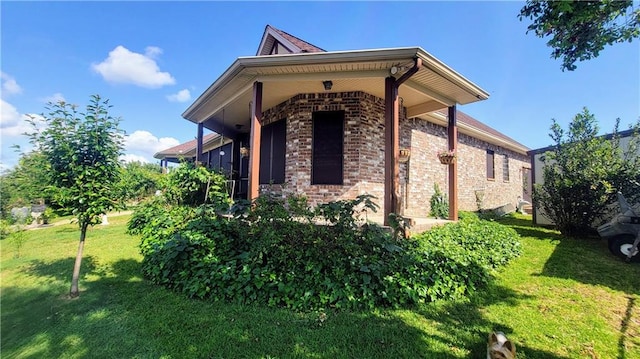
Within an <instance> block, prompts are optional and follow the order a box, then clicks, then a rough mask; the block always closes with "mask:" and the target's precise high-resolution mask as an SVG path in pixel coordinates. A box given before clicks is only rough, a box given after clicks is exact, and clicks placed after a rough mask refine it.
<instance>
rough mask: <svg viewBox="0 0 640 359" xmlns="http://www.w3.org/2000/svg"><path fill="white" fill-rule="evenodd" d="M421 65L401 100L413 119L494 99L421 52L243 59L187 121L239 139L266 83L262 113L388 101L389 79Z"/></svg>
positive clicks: (401, 91)
mask: <svg viewBox="0 0 640 359" xmlns="http://www.w3.org/2000/svg"><path fill="white" fill-rule="evenodd" d="M415 59H421V60H422V66H421V68H420V70H419V71H418V72H417V73H415V74H414V75H413V76H411V78H409V79H408V80H407V81H406V82H404V83H403V84H402V86H400V88H399V96H400V97H402V100H403V106H404V107H406V108H407V112H408V113H407V115H408V117H422V118H426V117H425V115H426V114H428V113H430V112H433V111H437V110H440V109H444V108H446V107H448V106H452V105H454V104H468V103H472V102H476V101H480V100H485V99H487V98H488V97H489V94H488V93H487V92H486V91H485V90H483V89H482V88H480V87H479V86H477V85H476V84H474V83H473V82H471V81H469V80H468V79H466V78H465V77H463V76H462V75H460V74H459V73H457V72H456V71H454V70H453V69H452V68H450V67H448V66H447V65H446V64H444V63H443V62H441V61H440V60H438V59H437V58H435V57H434V56H432V55H431V54H429V53H427V52H426V51H425V50H423V49H422V48H420V47H407V48H389V49H372V50H357V51H335V52H313V53H296V54H284V55H270V56H250V57H240V58H238V59H236V61H234V62H233V64H231V66H230V67H229V68H228V69H227V70H226V71H225V72H224V73H223V74H222V75H221V76H220V77H219V78H218V79H217V80H216V81H214V82H213V84H212V85H211V86H209V88H208V89H207V90H206V91H205V92H204V93H202V94H201V95H200V96H199V97H198V98H197V99H196V101H195V102H194V103H193V104H191V106H189V108H187V110H186V111H185V112H184V113H183V114H182V116H183V117H184V118H185V119H187V120H189V121H192V122H194V123H203V125H204V127H206V128H208V129H210V130H212V131H215V132H217V133H222V134H224V135H226V136H230V137H233V136H235V135H236V134H237V133H239V132H248V131H249V128H250V126H249V118H250V101H251V98H252V88H253V83H254V82H256V81H259V82H262V83H263V99H262V108H263V109H269V108H271V107H273V106H276V105H278V104H280V103H282V102H283V101H286V100H288V99H289V98H291V97H293V96H295V95H297V94H300V93H322V92H326V90H325V89H324V87H323V84H322V82H323V81H325V80H331V81H332V82H333V87H332V89H331V90H330V91H331V92H349V91H365V92H367V93H370V94H372V95H374V96H377V97H380V98H384V96H385V92H384V91H385V86H384V79H385V78H386V77H388V76H390V75H391V73H392V72H394V70H395V73H394V74H393V76H396V77H400V76H402V74H403V73H404V72H405V71H407V70H409V69H410V68H411V67H412V66H413V64H414V61H415Z"/></svg>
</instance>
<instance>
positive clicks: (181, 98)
mask: <svg viewBox="0 0 640 359" xmlns="http://www.w3.org/2000/svg"><path fill="white" fill-rule="evenodd" d="M167 100H169V101H171V102H187V101H189V100H191V92H189V90H187V89H184V90H180V91H178V92H177V93H174V94H172V95H168V96H167Z"/></svg>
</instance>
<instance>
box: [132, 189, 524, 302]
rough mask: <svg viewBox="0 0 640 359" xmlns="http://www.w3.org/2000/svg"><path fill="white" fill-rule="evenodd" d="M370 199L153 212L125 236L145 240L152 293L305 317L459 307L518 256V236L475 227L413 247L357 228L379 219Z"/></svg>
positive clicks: (373, 228)
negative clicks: (328, 311) (163, 289)
mask: <svg viewBox="0 0 640 359" xmlns="http://www.w3.org/2000/svg"><path fill="white" fill-rule="evenodd" d="M371 199H372V197H370V196H360V197H358V198H356V199H355V200H349V201H337V202H331V203H328V204H324V205H320V206H318V207H316V208H314V209H311V208H310V207H309V206H308V205H307V202H306V199H305V198H303V197H289V199H287V200H284V199H282V198H278V197H273V196H261V197H260V198H259V199H257V200H256V201H255V202H254V203H253V205H252V206H247V205H246V203H245V204H244V205H240V206H236V207H234V210H236V211H235V212H234V213H235V216H234V217H227V216H221V215H219V214H218V212H217V211H216V209H215V206H211V205H210V206H200V207H198V208H197V209H195V210H194V209H192V212H190V214H189V215H187V216H184V214H178V213H179V211H175V212H174V211H170V210H169V211H168V210H167V209H166V208H164V207H162V204H155V205H153V206H151V205H149V207H146V208H141V213H140V214H138V213H136V214H135V215H134V217H133V218H132V220H131V222H130V224H129V225H130V226H129V231H130V232H131V233H134V234H140V235H141V236H142V242H143V246H142V249H143V251H142V252H143V254H144V260H143V272H144V274H145V276H146V277H147V278H149V279H150V280H151V281H153V282H154V283H157V284H161V285H164V286H167V287H169V288H172V289H174V290H176V291H179V292H182V293H184V294H186V295H188V296H190V297H194V298H207V299H210V300H224V301H229V302H236V303H263V304H266V305H270V306H282V307H289V308H294V309H304V310H308V309H315V308H326V307H334V308H349V309H357V308H374V307H401V306H407V305H412V304H416V303H421V302H427V301H433V300H438V299H449V298H459V297H462V296H465V295H468V294H470V293H472V292H473V291H474V290H476V289H477V288H479V287H481V286H482V285H484V284H485V283H486V282H487V281H488V280H489V278H490V272H491V270H493V268H496V267H497V266H499V265H501V264H504V263H506V262H507V261H508V260H509V259H511V258H513V257H514V256H515V255H517V253H518V250H519V246H518V244H517V235H516V234H515V232H513V231H510V230H508V229H507V228H506V227H502V226H500V225H499V224H497V223H492V222H485V221H480V220H477V219H476V220H469V221H466V220H465V221H463V222H461V223H459V224H453V225H450V226H452V227H451V228H450V227H449V226H445V227H443V228H442V229H435V230H433V231H432V232H429V233H432V234H425V235H421V236H418V237H416V238H410V239H404V238H403V236H402V235H397V234H398V233H402V234H403V233H404V232H403V231H400V230H395V231H393V232H389V231H387V230H385V229H383V228H381V227H380V226H377V225H374V224H362V223H359V222H357V221H356V219H355V217H356V215H357V214H359V213H360V212H362V211H373V210H376V206H375V205H374V204H373V202H372V201H371ZM159 216H160V217H162V216H166V217H162V221H161V223H159V222H158V221H157V220H156V219H157V218H158V217H159ZM180 216H184V217H180ZM318 223H321V224H318ZM394 223H399V224H401V223H403V221H401V220H398V218H396V219H395V220H394ZM167 224H168V225H167ZM153 228H158V230H157V231H154V230H153ZM460 230H462V233H464V238H460V237H459V236H458V235H457V232H458V231H460ZM476 232H477V233H476ZM394 233H395V234H396V235H394ZM494 242H495V243H494ZM508 248H510V249H511V250H509V249H508Z"/></svg>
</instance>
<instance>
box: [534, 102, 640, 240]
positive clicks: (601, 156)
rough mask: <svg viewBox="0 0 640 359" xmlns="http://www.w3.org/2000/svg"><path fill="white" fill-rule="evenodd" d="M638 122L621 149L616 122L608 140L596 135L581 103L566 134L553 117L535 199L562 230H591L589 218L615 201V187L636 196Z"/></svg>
mask: <svg viewBox="0 0 640 359" xmlns="http://www.w3.org/2000/svg"><path fill="white" fill-rule="evenodd" d="M639 127H640V125H638V124H637V125H636V133H635V135H634V136H632V138H631V143H630V144H629V146H628V147H627V149H626V150H625V151H623V149H622V148H621V147H620V143H619V138H618V135H617V133H618V129H617V125H616V127H615V128H614V137H613V139H612V140H608V139H606V138H604V137H602V136H598V126H597V121H596V119H595V117H594V116H593V114H591V113H590V112H589V111H588V110H587V109H586V108H585V109H584V110H583V112H581V113H579V114H577V115H576V116H575V117H574V118H573V120H572V121H571V123H570V124H569V130H568V132H567V133H566V134H565V131H564V130H563V129H562V128H561V127H560V125H559V124H558V123H557V122H556V121H555V120H554V121H553V125H552V126H551V134H550V136H551V138H552V139H553V140H554V142H555V145H554V147H553V149H551V150H550V151H548V152H546V153H545V154H544V156H543V162H544V169H543V178H544V182H543V183H542V184H536V185H535V186H534V200H535V201H536V204H537V206H538V207H539V208H540V209H541V210H542V211H543V212H544V214H546V215H547V216H548V217H549V218H551V219H552V220H553V221H554V223H555V224H556V226H557V227H558V229H559V230H560V232H561V233H562V234H564V235H567V236H574V237H575V236H581V235H585V234H588V233H590V232H591V231H592V225H593V223H594V221H595V220H596V219H599V218H601V217H602V216H603V215H605V214H606V213H607V205H608V204H609V203H612V202H613V201H615V193H616V192H622V193H623V194H624V195H625V196H629V197H628V198H632V199H634V198H637V196H638V190H637V189H638V181H640V156H638V152H637V148H638V147H637V146H638V141H639V139H638V136H637V129H638V128H639Z"/></svg>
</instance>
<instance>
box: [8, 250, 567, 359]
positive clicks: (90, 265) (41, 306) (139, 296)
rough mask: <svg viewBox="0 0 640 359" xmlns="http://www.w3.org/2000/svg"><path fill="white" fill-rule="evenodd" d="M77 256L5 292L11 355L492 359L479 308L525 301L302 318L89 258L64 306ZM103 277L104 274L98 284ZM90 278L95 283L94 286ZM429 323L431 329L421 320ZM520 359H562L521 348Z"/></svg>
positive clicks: (132, 264) (501, 295) (503, 291)
mask: <svg viewBox="0 0 640 359" xmlns="http://www.w3.org/2000/svg"><path fill="white" fill-rule="evenodd" d="M72 267H73V259H72V258H66V259H61V260H58V261H53V262H37V261H36V262H34V263H32V264H31V265H30V266H29V267H28V269H26V274H27V275H28V276H30V277H33V278H34V279H37V280H41V281H46V282H50V283H51V284H50V285H48V286H46V287H39V288H37V289H33V288H23V287H8V288H7V287H4V288H3V291H2V294H1V296H2V304H3V308H2V309H3V310H2V324H3V325H2V328H1V334H2V348H3V354H5V355H6V356H7V357H11V356H23V357H26V358H39V357H69V356H79V357H134V356H135V357H142V358H144V357H149V358H157V357H163V356H164V357H179V358H221V357H225V358H264V357H269V356H271V357H278V358H308V357H314V358H459V357H461V356H465V354H464V353H468V352H471V353H472V356H471V357H472V358H484V357H486V338H487V336H488V333H489V332H490V331H492V330H501V331H504V332H505V333H507V334H509V333H510V332H511V328H509V327H508V325H505V324H504V323H495V322H491V321H489V320H487V319H486V318H485V317H484V316H483V314H482V312H481V308H483V307H485V306H487V305H490V304H493V303H498V302H502V303H504V302H506V303H512V304H514V305H515V304H516V303H517V302H518V301H519V300H522V299H525V297H524V296H523V295H521V294H518V293H516V292H514V291H512V290H510V289H508V288H504V287H499V286H495V285H490V286H489V287H488V288H486V290H485V291H484V292H483V294H482V295H479V296H476V297H474V298H473V299H472V301H471V302H470V303H469V302H467V303H438V304H433V305H426V306H423V307H421V308H420V309H416V308H414V309H409V310H400V311H390V310H389V311H387V310H385V311H373V312H345V311H343V312H334V311H327V312H322V313H320V312H310V313H297V312H294V311H291V310H286V309H274V308H266V307H262V306H258V305H252V306H241V305H235V304H229V303H214V302H204V301H199V300H191V299H188V298H185V297H184V296H182V295H180V294H177V293H173V292H171V291H169V290H167V289H165V288H161V287H158V286H156V285H153V284H151V283H149V282H147V281H145V280H143V279H142V278H141V275H140V263H139V262H138V261H137V260H134V259H125V260H120V261H116V262H113V263H109V264H108V265H107V266H105V265H102V264H100V263H99V260H97V259H94V258H93V257H86V258H84V260H83V272H82V273H83V275H82V279H81V281H80V286H81V289H83V290H82V292H81V295H80V297H79V298H76V299H68V298H67V296H66V293H67V291H68V281H69V277H70V274H71V270H72ZM96 275H99V277H95V276H96ZM88 277H92V278H97V279H95V280H88V279H87V278H88ZM424 320H427V321H429V322H430V323H432V325H433V326H434V327H435V329H436V330H435V331H434V332H429V331H428V330H425V327H424V325H416V324H414V323H415V321H424ZM518 350H519V358H559V357H557V356H554V355H552V354H549V353H545V352H541V351H537V350H535V349H530V348H527V347H526V346H519V348H518Z"/></svg>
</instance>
